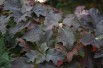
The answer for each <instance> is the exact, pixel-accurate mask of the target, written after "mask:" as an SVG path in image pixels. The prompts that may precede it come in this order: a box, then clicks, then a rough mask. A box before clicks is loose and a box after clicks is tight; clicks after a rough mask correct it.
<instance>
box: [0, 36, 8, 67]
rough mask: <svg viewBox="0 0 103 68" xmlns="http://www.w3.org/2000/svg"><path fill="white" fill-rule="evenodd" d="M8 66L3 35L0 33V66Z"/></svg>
mask: <svg viewBox="0 0 103 68" xmlns="http://www.w3.org/2000/svg"><path fill="white" fill-rule="evenodd" d="M1 67H4V68H9V56H8V53H7V52H6V51H5V48H4V37H3V36H2V34H0V68H1Z"/></svg>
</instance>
